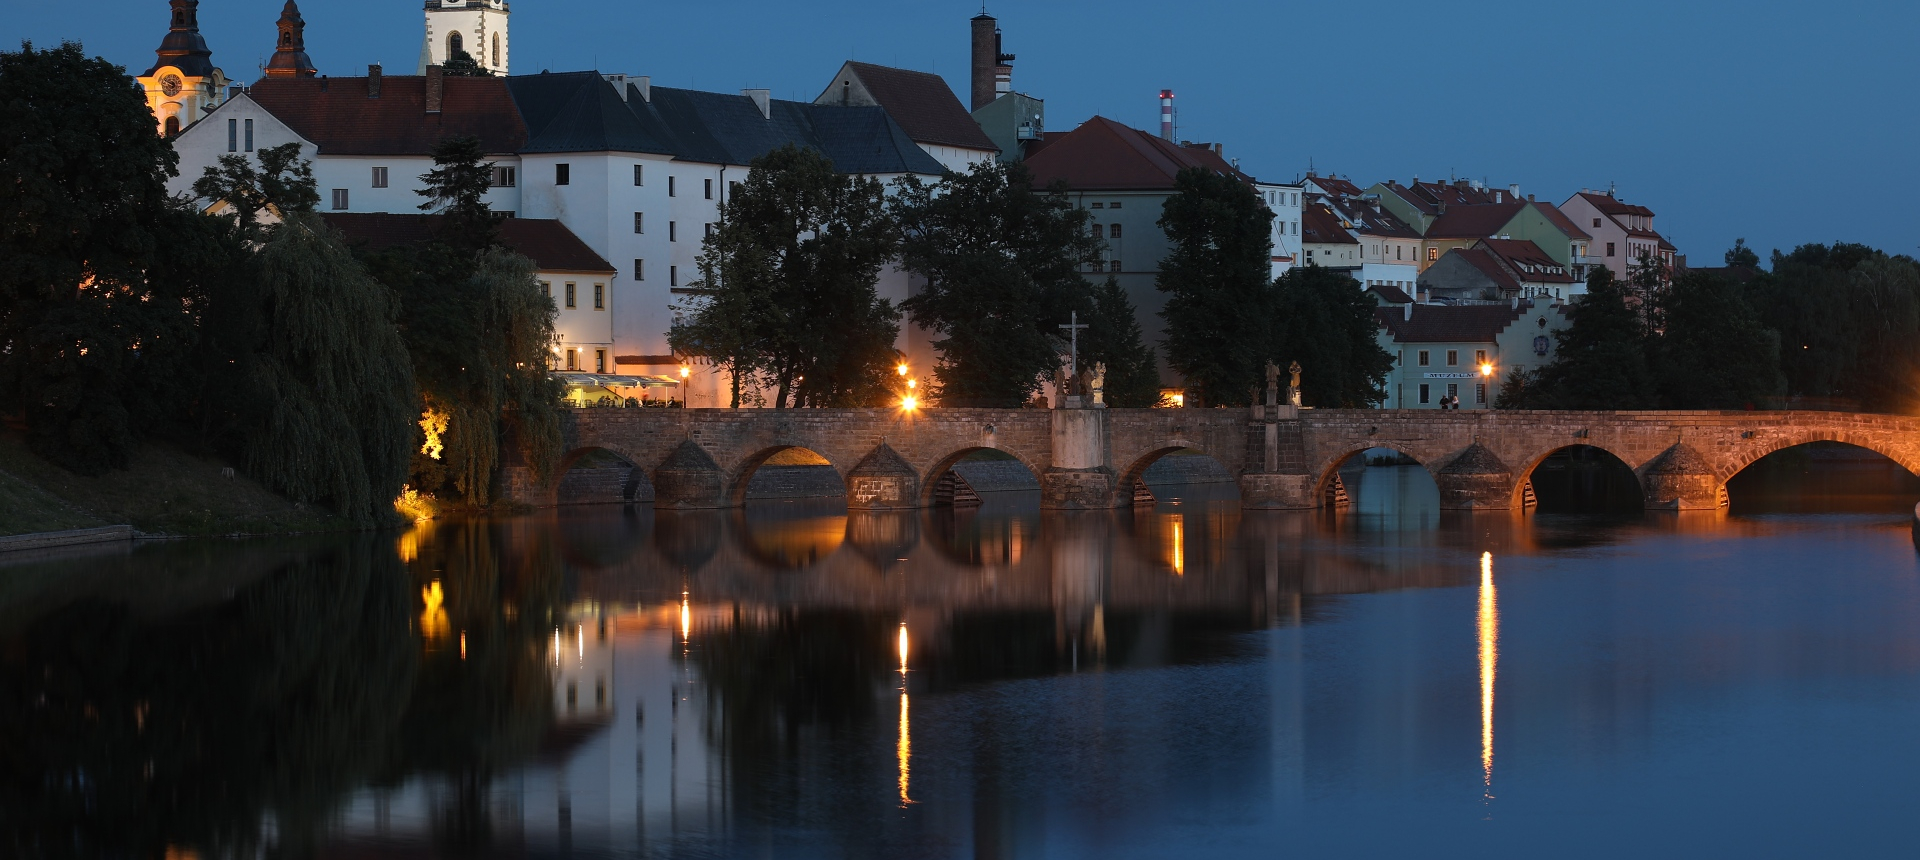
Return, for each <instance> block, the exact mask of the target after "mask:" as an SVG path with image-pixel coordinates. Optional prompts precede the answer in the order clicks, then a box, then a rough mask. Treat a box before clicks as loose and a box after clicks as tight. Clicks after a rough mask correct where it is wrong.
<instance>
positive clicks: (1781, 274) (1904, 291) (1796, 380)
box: [1749, 243, 1920, 412]
mask: <svg viewBox="0 0 1920 860" xmlns="http://www.w3.org/2000/svg"><path fill="white" fill-rule="evenodd" d="M1749 290H1750V293H1751V294H1752V296H1753V301H1754V303H1755V304H1756V305H1758V307H1759V311H1760V319H1761V322H1762V323H1764V324H1765V325H1766V326H1767V327H1769V328H1771V329H1773V330H1775V331H1777V332H1779V333H1780V341H1781V355H1780V369H1781V371H1782V372H1783V373H1784V374H1785V375H1786V379H1787V393H1788V394H1789V395H1792V396H1795V397H1801V398H1813V399H1814V402H1816V403H1820V402H1825V403H1827V404H1829V405H1834V406H1839V407H1854V406H1857V407H1859V408H1864V409H1867V410H1871V411H1881V412H1912V411H1913V410H1914V409H1915V407H1916V406H1917V405H1920V400H1917V398H1916V392H1915V385H1916V381H1920V263H1916V262H1915V261H1914V259H1913V258H1911V257H1908V256H1905V255H1901V256H1889V255H1887V254H1885V253H1882V252H1880V251H1876V250H1874V249H1872V248H1868V247H1866V246H1864V245H1853V244H1846V243H1836V244H1833V245H1830V246H1829V245H1802V246H1800V247H1798V248H1795V249H1794V250H1793V252H1792V253H1787V254H1782V253H1780V252H1778V251H1775V252H1774V254H1773V267H1772V271H1771V272H1770V273H1767V274H1765V275H1763V276H1761V277H1760V278H1758V279H1756V280H1755V281H1754V282H1753V283H1752V284H1751V285H1750V287H1749Z"/></svg>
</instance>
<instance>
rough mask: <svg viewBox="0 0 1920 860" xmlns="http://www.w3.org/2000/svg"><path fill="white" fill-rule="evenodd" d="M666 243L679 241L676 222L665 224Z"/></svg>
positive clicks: (678, 223) (678, 230)
mask: <svg viewBox="0 0 1920 860" xmlns="http://www.w3.org/2000/svg"><path fill="white" fill-rule="evenodd" d="M667 241H669V242H678V241H680V222H678V221H668V222H667Z"/></svg>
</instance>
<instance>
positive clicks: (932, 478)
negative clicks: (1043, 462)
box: [919, 445, 1046, 508]
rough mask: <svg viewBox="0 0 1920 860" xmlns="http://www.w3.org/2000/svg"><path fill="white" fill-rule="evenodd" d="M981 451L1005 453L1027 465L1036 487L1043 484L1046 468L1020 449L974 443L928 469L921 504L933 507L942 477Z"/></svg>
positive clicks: (950, 453) (922, 487) (923, 484)
mask: <svg viewBox="0 0 1920 860" xmlns="http://www.w3.org/2000/svg"><path fill="white" fill-rule="evenodd" d="M981 451H993V452H995V453H998V454H1004V455H1006V456H1008V457H1011V458H1013V460H1014V461H1015V462H1018V463H1019V464H1020V465H1022V466H1024V467H1026V470H1027V472H1028V473H1029V474H1031V475H1033V483H1034V486H1036V487H1038V486H1043V484H1042V481H1043V479H1044V476H1045V475H1046V470H1045V469H1042V468H1040V467H1039V466H1038V465H1037V464H1035V463H1034V461H1033V459H1032V458H1030V457H1027V456H1025V455H1023V454H1021V453H1019V452H1018V451H1009V450H1007V449H1005V448H999V447H990V446H986V445H972V446H969V447H966V448H961V449H959V450H957V451H951V452H949V453H948V454H947V455H946V456H944V457H941V458H940V459H939V460H936V461H934V464H933V468H931V469H929V470H927V472H926V474H925V475H923V476H921V479H920V489H919V493H920V506H921V507H929V508H930V507H933V506H934V496H935V494H936V493H937V492H938V491H939V483H940V479H941V478H942V477H943V476H945V475H946V474H947V473H948V472H950V471H952V470H953V467H954V466H957V465H959V464H960V461H962V460H965V459H967V458H968V457H969V456H971V455H973V454H976V453H979V452H981Z"/></svg>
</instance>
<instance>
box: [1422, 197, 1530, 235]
mask: <svg viewBox="0 0 1920 860" xmlns="http://www.w3.org/2000/svg"><path fill="white" fill-rule="evenodd" d="M1527 205H1528V204H1527V202H1526V201H1524V200H1523V201H1521V202H1519V203H1514V202H1511V201H1509V202H1506V203H1481V204H1470V205H1464V206H1455V205H1451V204H1449V205H1448V206H1447V211H1446V213H1445V214H1443V215H1441V216H1440V217H1439V219H1438V220H1435V221H1434V222H1433V225H1432V226H1430V227H1428V228H1427V238H1429V239H1484V238H1486V237H1488V236H1497V235H1499V233H1500V228H1502V227H1505V226H1507V224H1508V223H1510V222H1512V221H1513V217H1514V216H1515V215H1518V214H1520V210H1522V209H1525V208H1527Z"/></svg>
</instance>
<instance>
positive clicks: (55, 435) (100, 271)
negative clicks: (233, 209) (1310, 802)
mask: <svg viewBox="0 0 1920 860" xmlns="http://www.w3.org/2000/svg"><path fill="white" fill-rule="evenodd" d="M0 92H5V93H6V94H7V95H6V100H7V111H6V113H7V122H6V123H5V125H4V127H0V259H3V260H5V265H0V411H5V412H10V413H15V414H18V415H19V416H20V418H21V420H23V421H24V422H25V425H26V431H27V439H28V442H29V444H30V445H31V446H32V447H33V449H34V450H35V451H36V452H38V453H39V454H40V455H41V456H43V457H45V458H47V459H49V460H52V461H54V462H57V463H60V464H61V465H63V466H65V467H67V468H68V469H71V470H74V471H77V472H83V473H97V472H100V471H103V470H105V469H109V468H116V467H120V466H123V465H124V464H125V463H126V460H127V456H128V453H129V450H130V448H131V446H132V445H133V444H134V442H135V440H136V438H137V437H138V436H139V435H140V431H141V429H142V428H146V427H150V426H153V425H155V424H156V423H158V422H160V421H161V419H163V418H164V417H165V416H162V415H156V414H152V413H151V412H149V411H147V409H146V408H143V405H142V404H141V403H139V402H136V400H137V398H136V399H130V395H133V394H134V393H136V392H138V391H139V390H140V389H141V388H142V386H146V385H151V384H153V382H154V380H156V379H158V378H163V377H165V376H166V375H168V373H169V372H170V369H169V368H166V367H163V366H160V365H159V364H158V363H157V362H156V361H154V360H153V359H154V358H155V357H157V356H158V355H160V354H164V353H165V350H156V349H155V348H154V347H155V346H156V345H157V344H158V343H159V342H160V341H161V340H163V339H173V338H179V337H183V336H190V334H191V332H192V328H193V314H194V313H195V311H196V302H197V301H198V297H196V296H194V295H193V294H192V292H191V289H192V285H191V284H182V283H179V282H174V281H170V280H157V279H156V278H155V277H154V275H155V274H156V272H155V266H156V263H157V261H158V260H159V259H160V256H161V255H162V253H163V251H164V250H165V249H163V248H162V237H163V234H166V233H167V230H168V228H167V227H166V226H165V223H163V222H168V223H172V224H173V225H174V226H175V227H179V228H181V229H182V230H184V231H186V232H189V233H190V232H191V228H190V227H187V226H186V225H184V224H182V223H181V222H179V221H177V220H173V214H174V209H173V207H172V206H171V204H170V202H169V200H168V196H167V193H166V181H167V178H168V177H170V176H172V175H174V173H175V171H176V164H177V163H178V159H177V157H176V156H175V154H174V152H173V148H172V147H171V146H169V145H168V144H167V143H166V142H165V141H164V140H162V139H161V138H160V136H159V134H158V133H157V132H156V130H155V128H154V121H153V113H152V112H151V111H149V110H148V109H147V104H146V99H145V96H144V94H143V93H142V92H141V90H140V87H139V85H137V84H135V83H134V82H133V81H131V80H129V79H128V78H127V76H126V72H125V71H124V70H122V69H120V68H119V67H117V66H114V65H113V64H111V63H109V62H107V61H105V60H102V59H98V58H94V59H88V58H87V57H86V56H85V55H84V54H83V53H82V49H81V47H80V46H79V45H78V44H76V43H72V42H68V43H65V44H62V45H61V46H60V47H58V48H55V49H53V50H47V51H40V50H35V49H34V48H33V46H32V44H30V43H28V44H23V45H22V46H21V49H20V50H19V51H18V52H13V53H0ZM175 369H177V368H175ZM144 406H145V407H155V406H157V407H160V408H166V409H171V408H173V405H172V404H164V403H160V404H157V403H154V402H153V401H151V400H147V401H145V404H144Z"/></svg>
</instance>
